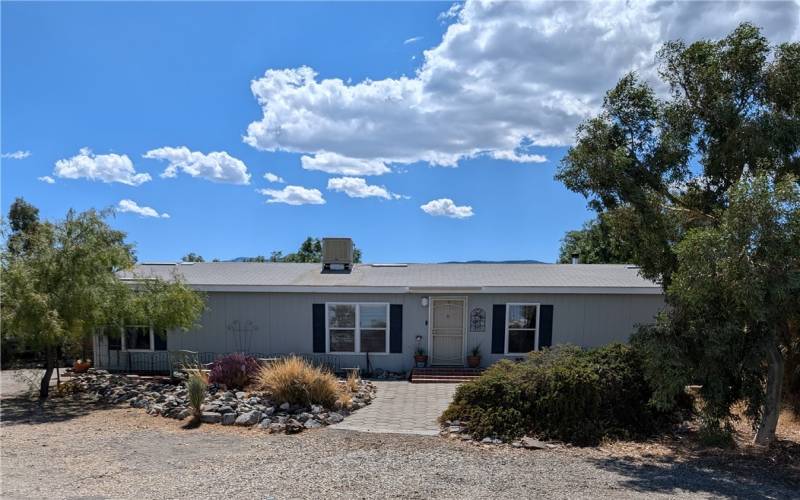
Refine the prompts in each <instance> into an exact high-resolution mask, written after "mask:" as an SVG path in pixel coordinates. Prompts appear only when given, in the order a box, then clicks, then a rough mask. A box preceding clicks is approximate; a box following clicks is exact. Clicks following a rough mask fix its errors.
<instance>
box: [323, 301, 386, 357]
mask: <svg viewBox="0 0 800 500" xmlns="http://www.w3.org/2000/svg"><path fill="white" fill-rule="evenodd" d="M326 314H327V321H326V325H327V329H328V332H327V333H328V335H327V337H328V352H331V353H360V352H371V353H373V352H379V353H382V352H388V351H389V349H388V348H389V335H388V325H389V305H388V304H374V303H372V304H327V306H326Z"/></svg>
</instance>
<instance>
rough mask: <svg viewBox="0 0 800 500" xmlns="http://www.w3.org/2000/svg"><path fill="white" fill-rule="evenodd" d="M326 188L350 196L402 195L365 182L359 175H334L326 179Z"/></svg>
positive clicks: (385, 196) (383, 196)
mask: <svg viewBox="0 0 800 500" xmlns="http://www.w3.org/2000/svg"><path fill="white" fill-rule="evenodd" d="M328 189H330V190H331V191H339V192H342V193H344V194H346V195H347V196H349V197H350V198H370V197H375V198H384V199H387V200H396V199H398V198H402V195H399V194H395V193H390V192H389V190H388V189H386V188H385V187H384V186H374V185H369V184H367V181H365V180H364V179H362V178H360V177H335V178H333V179H328Z"/></svg>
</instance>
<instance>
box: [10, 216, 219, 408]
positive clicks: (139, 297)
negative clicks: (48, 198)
mask: <svg viewBox="0 0 800 500" xmlns="http://www.w3.org/2000/svg"><path fill="white" fill-rule="evenodd" d="M108 215H109V212H97V211H95V210H88V211H86V212H83V213H76V212H74V211H73V210H70V211H69V212H67V216H66V218H65V219H64V220H63V221H58V222H52V223H51V222H44V223H37V224H36V228H35V229H34V230H29V231H27V232H22V231H15V232H12V233H11V236H14V235H16V236H17V237H9V238H8V248H6V250H5V251H3V252H2V274H3V287H2V291H1V293H2V296H1V297H0V300H1V302H0V311H2V320H3V329H2V335H3V338H4V339H9V338H15V339H17V340H18V341H19V342H20V343H21V344H22V345H24V346H26V347H28V348H31V349H35V350H39V351H41V352H42V353H43V354H44V358H45V360H46V366H45V372H44V376H43V377H42V381H41V387H40V391H39V395H40V397H41V398H46V397H47V395H48V391H49V386H50V377H51V375H52V373H53V369H54V368H55V363H56V358H57V354H58V352H59V351H60V350H61V349H62V347H63V346H64V345H66V344H68V343H80V342H82V341H83V340H84V339H86V338H88V337H90V336H91V335H92V334H93V333H94V332H95V331H96V329H97V328H98V327H101V326H105V325H117V326H123V325H124V324H125V323H126V322H134V323H140V324H141V323H151V324H153V325H154V326H156V327H157V328H159V329H163V328H184V329H186V328H189V327H191V326H192V325H193V324H194V322H195V321H196V319H197V318H198V317H199V315H200V313H201V312H202V309H203V305H204V302H203V299H202V297H201V296H200V295H198V294H197V293H196V292H194V291H192V290H191V289H189V288H188V287H187V286H185V285H184V284H183V283H181V282H180V281H177V280H175V281H172V282H166V281H160V280H154V279H147V280H143V281H142V282H141V284H140V286H138V287H135V288H134V287H131V286H128V285H126V284H125V283H123V282H122V281H121V280H120V279H119V277H118V274H117V273H119V272H120V271H123V270H127V269H130V268H132V267H133V264H134V262H135V260H134V252H133V246H132V245H130V244H128V243H126V242H125V233H123V232H121V231H117V230H114V229H112V228H111V227H109V226H108V224H107V223H106V221H105V219H106V217H107V216H108ZM12 229H14V228H13V226H12Z"/></svg>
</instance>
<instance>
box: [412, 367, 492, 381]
mask: <svg viewBox="0 0 800 500" xmlns="http://www.w3.org/2000/svg"><path fill="white" fill-rule="evenodd" d="M482 372H483V369H481V368H463V367H460V366H453V367H449V366H446V367H445V366H443V367H432V368H414V369H413V370H411V377H410V378H409V381H410V382H411V383H412V384H426V383H427V384H441V383H451V384H460V383H462V382H469V381H470V380H473V379H475V378H477V377H479V376H480V374H481V373H482Z"/></svg>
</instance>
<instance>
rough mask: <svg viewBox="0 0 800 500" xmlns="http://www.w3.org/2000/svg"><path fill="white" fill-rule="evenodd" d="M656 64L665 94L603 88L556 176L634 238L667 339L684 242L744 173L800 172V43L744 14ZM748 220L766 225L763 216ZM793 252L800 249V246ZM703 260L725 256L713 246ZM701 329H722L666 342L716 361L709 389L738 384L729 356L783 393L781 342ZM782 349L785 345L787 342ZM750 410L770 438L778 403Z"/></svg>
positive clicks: (782, 323)
mask: <svg viewBox="0 0 800 500" xmlns="http://www.w3.org/2000/svg"><path fill="white" fill-rule="evenodd" d="M658 63H659V69H660V71H659V73H660V75H661V77H662V79H663V81H664V82H665V83H666V85H667V86H668V88H669V89H670V92H669V94H668V95H667V96H665V97H659V96H657V95H656V93H655V91H654V90H653V89H652V88H651V87H650V86H649V85H648V84H647V83H645V82H642V81H640V80H639V78H638V77H637V76H636V75H635V74H629V75H627V76H625V77H624V78H623V79H622V80H620V82H619V83H618V84H617V86H616V87H615V88H613V89H612V90H610V91H609V92H608V94H607V95H606V98H605V100H604V103H603V108H602V111H601V112H600V114H599V115H598V116H596V117H594V118H591V119H589V120H588V121H586V122H585V123H583V124H582V125H581V126H580V127H579V129H578V135H577V142H576V144H575V146H573V147H572V148H570V150H569V152H568V153H567V155H566V156H565V158H564V160H563V162H562V164H561V166H560V168H559V171H558V172H557V174H556V178H557V179H559V180H561V181H562V182H564V184H565V185H566V186H567V187H568V188H569V189H571V190H573V191H576V192H578V193H581V194H583V195H584V196H586V197H587V198H588V200H589V205H590V207H592V208H593V209H595V210H596V211H597V212H598V213H601V214H603V216H604V217H607V218H609V219H612V220H613V221H614V224H613V226H614V228H615V230H616V231H620V232H621V234H624V235H625V238H626V241H627V242H628V243H630V247H631V253H632V256H633V261H634V263H636V264H638V265H639V266H640V267H641V269H642V273H643V274H644V275H645V276H646V277H649V278H652V279H655V280H659V281H660V282H661V283H663V284H664V286H665V289H666V291H667V301H668V302H669V303H670V305H671V306H672V309H673V311H674V314H673V315H672V317H671V318H670V317H666V316H665V318H664V319H662V322H663V323H662V324H661V331H662V337H664V338H669V335H668V334H667V333H663V332H675V331H676V330H679V329H680V328H681V327H682V326H683V323H682V322H681V321H680V320H679V318H681V317H685V316H681V314H682V313H683V311H684V310H685V309H686V308H687V305H686V304H687V303H686V301H685V300H683V298H682V297H681V295H684V294H683V293H679V291H681V292H682V291H683V288H673V287H672V284H673V282H674V281H675V280H676V279H678V278H679V277H682V276H683V275H682V274H680V273H681V272H688V271H682V266H687V268H688V266H689V262H690V261H691V259H690V258H689V257H688V256H687V253H686V252H688V250H686V245H688V243H687V244H684V243H683V241H684V240H685V239H686V238H687V235H689V234H698V233H696V231H702V230H716V229H717V228H719V227H721V226H723V223H724V220H725V214H726V210H728V208H729V207H730V206H731V204H732V201H733V199H734V194H735V193H737V191H736V190H735V189H734V187H735V186H739V184H738V183H739V182H740V181H742V180H743V178H745V177H746V176H749V175H752V176H754V178H759V179H760V178H761V177H760V176H761V175H762V174H763V175H766V176H768V178H769V179H771V180H770V182H772V183H773V185H780V186H784V183H785V182H797V180H796V179H797V177H796V176H797V175H798V174H800V43H784V44H781V45H778V46H776V47H773V46H770V44H769V42H768V41H767V40H766V39H765V38H764V37H763V36H762V34H761V32H760V30H759V29H758V28H756V27H754V26H752V25H750V24H746V23H745V24H742V25H740V26H739V27H738V28H737V29H736V30H735V31H733V32H732V33H731V34H730V35H729V36H727V37H725V38H724V39H722V40H718V41H710V40H705V41H698V42H695V43H692V44H691V45H687V44H685V43H684V42H682V41H673V42H669V43H667V44H665V46H664V47H663V48H662V49H661V50H660V52H659V53H658ZM793 176H794V177H793ZM787 179H790V180H788V181H787ZM747 182H750V181H749V180H748V181H747ZM739 189H742V190H744V191H747V189H745V188H744V187H740V188H739ZM781 189H784V188H781ZM740 201H741V200H740ZM750 229H751V231H752V232H753V234H758V231H759V227H758V226H753V227H751V228H750ZM693 237H695V238H697V236H693ZM765 248H771V246H770V245H766V246H765ZM709 250H710V249H709ZM794 251H795V252H797V251H800V250H798V246H797V245H795V246H794ZM789 257H791V258H790V259H789V260H788V262H790V263H791V262H795V263H796V262H797V260H796V257H797V254H796V253H795V254H794V255H790V256H789ZM706 258H707V259H708V260H713V259H715V258H716V256H715V255H714V254H713V253H711V252H709V253H708V254H707V255H706ZM727 271H729V272H733V271H735V268H733V267H731V268H728V269H727ZM742 272H744V271H742ZM694 278H695V285H696V286H698V288H700V287H702V286H706V283H704V284H700V283H698V282H699V281H701V279H700V278H701V276H697V275H695V276H694ZM702 278H703V279H706V280H714V279H719V278H718V277H714V276H705V277H702ZM765 278H766V279H772V278H774V279H775V280H777V281H780V280H781V279H782V278H781V277H773V276H772V275H767V276H766V277H765ZM681 279H682V278H681ZM682 283H684V285H685V286H688V287H691V286H692V283H691V282H686V281H682ZM775 286H776V287H777V288H780V285H778V284H775ZM705 312H708V313H710V312H711V311H710V310H708V309H707V310H705ZM770 321H771V322H774V325H773V326H774V328H777V329H782V328H786V327H787V324H788V323H789V322H790V318H789V314H788V312H786V313H785V314H784V315H783V316H777V317H776V316H771V317H770ZM725 324H726V325H728V327H729V328H730V329H731V332H735V334H736V338H741V339H744V338H750V337H751V336H752V334H751V332H752V327H751V326H749V325H748V323H747V322H746V321H744V320H743V319H742V317H738V318H734V320H733V321H732V322H729V321H726V323H725ZM704 337H708V338H711V337H713V335H711V334H710V333H708V332H707V331H704V330H700V329H697V330H694V337H692V338H693V339H694V341H695V342H689V343H687V344H682V343H680V342H678V341H677V340H676V341H675V342H674V343H672V344H669V345H670V348H671V351H670V354H669V355H670V357H671V358H674V359H689V358H692V357H695V358H697V357H700V358H701V359H704V360H706V361H709V360H713V359H717V360H718V362H717V363H712V364H707V365H706V366H705V372H704V373H698V372H695V373H690V374H689V376H693V377H698V376H701V375H702V380H703V382H704V391H706V394H704V395H708V396H711V394H710V392H711V391H714V390H715V389H714V387H721V386H723V385H724V384H725V383H728V382H730V381H729V380H725V374H726V373H727V371H726V370H725V369H724V366H723V365H724V363H725V362H728V363H731V364H734V365H735V364H739V366H741V367H746V368H747V370H746V371H742V372H741V375H738V376H736V377H735V380H736V382H737V384H736V386H737V387H738V388H739V389H741V391H739V392H740V393H745V392H746V393H748V394H757V395H760V396H761V397H762V399H761V401H763V402H764V403H765V404H767V403H769V401H768V398H769V397H773V396H774V394H775V382H774V380H773V378H772V377H771V376H770V375H769V374H770V373H773V369H776V365H778V367H779V366H781V365H782V363H780V360H776V359H775V352H774V351H773V352H772V353H771V354H770V351H769V350H768V349H766V348H765V347H761V348H760V350H754V349H741V350H737V351H736V353H737V355H738V356H739V357H737V358H733V359H727V360H726V359H725V356H727V355H728V354H730V353H729V352H728V351H727V348H728V346H725V345H721V344H719V343H715V342H706V341H705V338H704ZM779 347H780V348H779V350H778V354H779V355H783V354H785V352H782V351H784V350H785V349H787V348H789V346H787V345H784V344H781V345H780V346H779ZM722 353H724V355H723V354H722ZM746 354H747V355H749V358H747V359H745V358H746V356H745V355H746ZM745 373H752V374H753V376H752V377H747V376H745ZM657 375H658V374H654V376H655V379H656V380H655V381H656V382H657V383H660V384H661V385H662V387H667V386H669V385H670V383H669V381H668V380H667V376H666V374H664V373H662V376H657ZM709 400H711V401H713V400H714V398H713V397H710V398H709ZM750 400H751V401H756V400H758V398H756V397H753V398H750ZM720 401H721V402H720V404H719V406H717V407H714V408H709V412H710V414H711V415H710V419H709V420H710V422H713V423H715V424H717V423H719V422H721V421H724V420H725V419H727V417H728V415H729V413H728V412H729V406H725V403H724V402H722V400H720ZM753 413H754V414H755V415H757V416H758V417H759V418H758V419H757V420H756V421H757V422H758V425H759V432H758V433H757V436H758V441H759V442H762V443H764V442H768V441H770V440H771V439H772V438H773V437H774V432H769V427H770V425H771V424H770V422H769V421H768V419H766V418H763V417H764V416H766V415H767V414H768V413H769V412H768V411H767V407H766V406H764V404H762V405H761V408H760V409H759V410H757V411H753ZM773 431H774V430H773Z"/></svg>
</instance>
